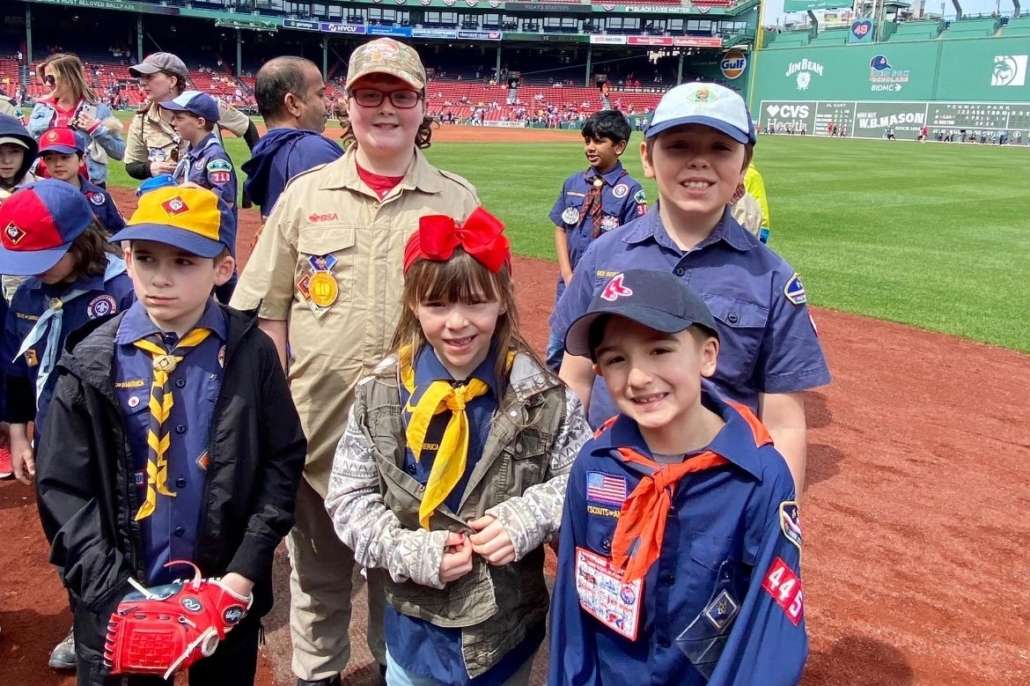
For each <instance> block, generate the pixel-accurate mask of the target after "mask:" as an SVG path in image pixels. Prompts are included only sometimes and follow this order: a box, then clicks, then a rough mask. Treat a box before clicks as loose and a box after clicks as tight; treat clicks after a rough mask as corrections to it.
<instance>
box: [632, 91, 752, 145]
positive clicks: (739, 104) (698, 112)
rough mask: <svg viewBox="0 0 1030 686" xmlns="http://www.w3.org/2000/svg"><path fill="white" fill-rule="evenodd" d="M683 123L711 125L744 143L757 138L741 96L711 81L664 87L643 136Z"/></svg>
mask: <svg viewBox="0 0 1030 686" xmlns="http://www.w3.org/2000/svg"><path fill="white" fill-rule="evenodd" d="M687 124H702V125H704V126H708V127H711V128H713V129H715V130H716V131H719V132H721V133H724V134H726V135H727V136H729V137H730V138H732V139H733V140H735V141H737V142H738V143H744V144H745V145H746V144H748V143H751V144H752V145H754V144H755V143H756V142H757V141H758V137H757V135H756V134H755V127H754V123H753V122H752V121H751V114H750V113H749V112H748V111H747V105H746V104H744V98H742V97H740V95H739V94H738V93H737V92H736V91H733V90H731V89H729V88H726V87H725V86H720V85H718V84H715V83H700V82H696V83H684V84H682V85H680V86H676V87H675V88H673V89H672V90H670V91H668V92H667V93H666V94H665V95H663V96H662V99H661V100H660V101H659V102H658V107H656V108H655V111H654V115H652V117H651V123H650V125H649V126H648V127H647V130H646V131H645V132H644V138H654V137H655V136H657V135H658V134H660V133H662V132H663V131H668V130H669V129H672V128H676V127H677V126H685V125H687Z"/></svg>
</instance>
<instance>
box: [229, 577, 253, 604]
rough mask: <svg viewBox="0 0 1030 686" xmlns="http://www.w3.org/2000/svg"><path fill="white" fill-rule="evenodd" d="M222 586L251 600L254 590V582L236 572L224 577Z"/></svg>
mask: <svg viewBox="0 0 1030 686" xmlns="http://www.w3.org/2000/svg"><path fill="white" fill-rule="evenodd" d="M222 585H223V586H226V587H228V588H229V590H230V591H232V592H233V593H235V594H237V595H240V596H243V597H244V598H249V597H250V594H251V592H252V591H253V590H254V582H253V581H251V580H250V579H248V578H247V577H245V576H243V575H242V574H237V573H236V572H229V573H228V574H226V575H225V576H223V577H222Z"/></svg>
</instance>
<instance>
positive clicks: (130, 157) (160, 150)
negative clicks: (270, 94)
mask: <svg viewBox="0 0 1030 686" xmlns="http://www.w3.org/2000/svg"><path fill="white" fill-rule="evenodd" d="M129 73H130V74H132V75H133V76H136V77H138V78H139V79H140V81H141V84H142V86H143V89H144V90H145V91H146V92H147V95H148V97H149V99H148V100H147V102H145V103H143V105H142V106H141V107H140V109H139V111H138V112H137V113H136V115H135V116H134V117H133V118H132V123H131V124H130V125H129V133H128V140H127V145H126V151H125V171H127V172H128V173H129V176H131V177H132V178H134V179H146V178H148V177H151V176H158V175H160V174H170V173H172V172H173V171H175V165H176V163H177V162H178V160H179V158H180V156H181V155H184V154H185V152H186V150H185V147H186V146H185V142H184V141H180V140H179V138H178V136H176V135H175V131H174V129H172V125H171V116H170V114H169V113H168V112H164V113H162V110H161V107H160V106H159V104H160V103H161V102H164V101H167V100H171V99H172V98H175V97H176V96H178V95H181V94H182V92H183V91H184V90H186V84H187V81H188V80H189V70H188V69H186V64H185V63H184V62H183V61H182V60H181V59H179V58H178V57H176V56H175V55H173V54H172V53H170V52H155V53H154V54H152V55H148V56H147V58H146V59H145V60H143V61H142V62H141V63H140V64H137V65H134V66H132V67H129ZM218 115H219V116H218V126H219V127H220V128H222V129H227V130H229V131H231V132H232V133H234V134H236V135H237V136H242V137H243V139H244V140H245V141H246V142H247V147H249V148H251V149H253V148H254V145H255V144H256V143H257V142H258V132H257V127H256V126H254V122H252V121H251V120H250V117H248V116H247V115H245V114H243V113H242V112H240V111H239V110H236V109H234V108H232V107H228V106H226V105H225V104H224V103H222V102H220V101H219V102H218ZM244 206H246V205H244Z"/></svg>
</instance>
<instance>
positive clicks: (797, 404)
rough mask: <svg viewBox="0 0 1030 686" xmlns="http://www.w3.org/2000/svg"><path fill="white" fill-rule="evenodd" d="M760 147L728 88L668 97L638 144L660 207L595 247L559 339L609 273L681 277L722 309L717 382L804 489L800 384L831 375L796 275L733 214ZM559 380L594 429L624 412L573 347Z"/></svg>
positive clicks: (703, 86)
mask: <svg viewBox="0 0 1030 686" xmlns="http://www.w3.org/2000/svg"><path fill="white" fill-rule="evenodd" d="M755 142H756V137H755V131H754V128H753V125H752V122H751V117H750V114H749V113H748V111H747V106H746V105H745V104H744V101H743V100H742V99H741V97H740V96H739V95H737V94H736V93H735V92H733V91H732V90H730V89H728V88H724V87H722V86H718V85H715V84H710V83H689V84H684V85H681V86H677V87H676V88H673V89H672V90H670V91H669V92H667V93H666V94H665V95H664V96H663V97H662V100H661V102H660V103H659V104H658V107H657V109H656V110H655V114H654V117H653V118H652V120H651V124H650V126H649V127H648V129H647V131H646V133H645V141H644V143H642V144H641V160H642V162H643V165H644V171H645V173H646V174H647V175H648V176H649V177H651V178H654V179H655V181H656V183H657V186H658V195H659V202H658V204H657V206H656V207H655V208H654V209H652V210H651V211H650V212H648V213H647V214H646V215H645V216H643V217H640V218H639V219H637V220H636V221H634V222H632V223H630V224H628V225H626V226H624V227H623V228H622V229H620V230H619V231H617V232H615V233H612V234H610V235H605V236H602V237H601V238H600V239H598V240H597V241H594V242H593V243H592V244H591V245H590V247H589V248H588V249H587V252H586V254H584V255H583V258H582V259H581V260H580V263H579V265H578V266H577V267H576V272H575V275H574V277H573V280H572V283H571V284H570V285H569V288H568V289H567V290H566V291H565V293H564V295H563V296H562V299H561V301H560V302H559V303H558V307H557V308H556V309H555V311H554V313H553V314H552V316H551V328H552V335H563V334H564V333H565V331H566V330H567V329H568V327H569V325H570V324H571V323H572V321H573V320H574V319H576V318H577V317H578V316H579V315H581V314H582V313H583V312H584V311H585V310H586V308H587V307H588V306H589V304H590V301H591V298H592V297H593V296H594V295H595V294H597V293H598V292H599V291H601V290H602V289H603V288H604V287H605V284H607V283H608V281H609V279H610V278H611V276H612V275H613V274H617V273H619V272H622V271H625V270H627V269H641V268H643V269H657V270H664V271H668V272H671V273H672V274H674V275H676V276H678V277H680V278H681V279H682V280H683V281H684V282H685V283H687V284H688V285H689V286H691V288H694V289H695V290H696V291H697V293H698V294H699V295H700V296H701V297H702V298H703V299H704V301H705V303H706V304H707V305H708V308H709V309H710V310H711V311H712V314H713V315H714V316H715V320H716V326H717V327H718V330H719V337H720V339H721V343H722V349H721V358H720V364H719V367H718V369H717V370H716V372H715V376H714V377H713V379H712V380H713V382H714V384H715V386H716V387H717V388H718V389H719V391H720V392H722V393H723V394H724V395H726V396H727V397H729V398H731V399H733V400H736V401H738V402H740V403H743V404H744V405H746V406H748V407H749V408H750V409H751V410H752V411H753V412H756V413H757V414H758V416H759V417H760V418H761V419H762V421H763V423H764V424H765V425H766V426H767V427H768V429H769V433H770V434H771V435H772V437H773V439H774V440H775V441H776V446H777V449H778V450H779V451H780V452H781V453H782V454H783V455H784V457H785V458H786V460H787V464H788V465H789V466H790V467H791V471H792V473H793V474H794V478H795V480H796V482H797V488H798V491H799V492H802V491H803V490H804V473H805V450H806V443H805V441H806V425H805V411H804V400H803V396H802V395H801V391H805V390H809V389H812V388H816V387H818V386H823V385H825V384H827V383H829V381H830V372H829V369H828V368H827V365H826V360H825V358H824V357H823V352H822V348H821V347H820V345H819V339H818V336H817V334H816V330H815V326H814V324H813V322H812V319H811V315H810V314H809V311H808V307H807V305H806V302H807V297H806V294H805V288H804V286H803V285H802V283H801V279H800V278H799V277H798V274H797V272H795V271H794V270H793V269H792V268H791V267H790V265H789V264H787V263H786V262H785V261H784V260H783V258H781V257H780V256H779V255H777V254H776V253H775V252H773V251H772V250H771V249H769V247H768V246H766V245H764V244H762V243H761V242H760V241H759V240H758V239H757V238H756V237H754V236H753V235H751V234H750V233H748V232H747V231H746V230H745V229H743V228H742V227H741V226H740V225H739V224H738V223H737V222H736V221H735V220H734V219H733V217H732V216H731V214H730V211H729V203H730V202H731V201H732V198H733V195H734V193H735V192H736V190H737V187H738V186H739V185H740V184H741V182H742V179H743V176H744V172H745V170H746V169H747V166H748V163H749V161H750V158H751V156H752V153H753V149H754V145H755ZM560 376H561V377H562V379H563V380H565V382H566V383H568V384H569V385H570V386H572V387H573V388H574V389H575V390H576V391H577V393H579V395H580V398H582V399H583V400H584V402H585V403H588V407H589V414H588V417H589V419H590V422H591V424H592V425H593V426H597V425H599V424H600V423H601V422H603V421H604V420H606V419H607V418H609V417H611V416H612V415H614V414H615V413H616V410H615V407H614V405H613V403H612V401H611V398H610V397H609V395H608V392H607V390H606V389H605V387H604V384H602V383H600V379H597V378H595V374H594V370H593V367H592V365H591V363H590V360H589V359H586V358H583V357H577V356H575V355H570V354H566V355H565V357H564V358H563V360H562V367H561V373H560Z"/></svg>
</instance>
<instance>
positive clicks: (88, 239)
mask: <svg viewBox="0 0 1030 686" xmlns="http://www.w3.org/2000/svg"><path fill="white" fill-rule="evenodd" d="M68 254H70V255H71V256H72V257H74V258H75V268H74V270H73V272H72V273H73V274H74V275H75V278H76V279H80V278H82V277H85V276H103V274H104V272H105V271H107V256H108V255H120V251H119V250H118V248H117V247H115V246H113V245H111V244H110V243H108V241H107V236H106V234H105V231H104V229H103V228H102V227H101V226H100V222H98V221H97V220H96V218H94V219H93V220H92V222H90V225H89V226H88V227H87V228H86V230H85V231H83V232H82V233H81V234H79V237H78V238H76V239H75V241H74V242H72V245H71V247H70V248H69V249H68Z"/></svg>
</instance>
